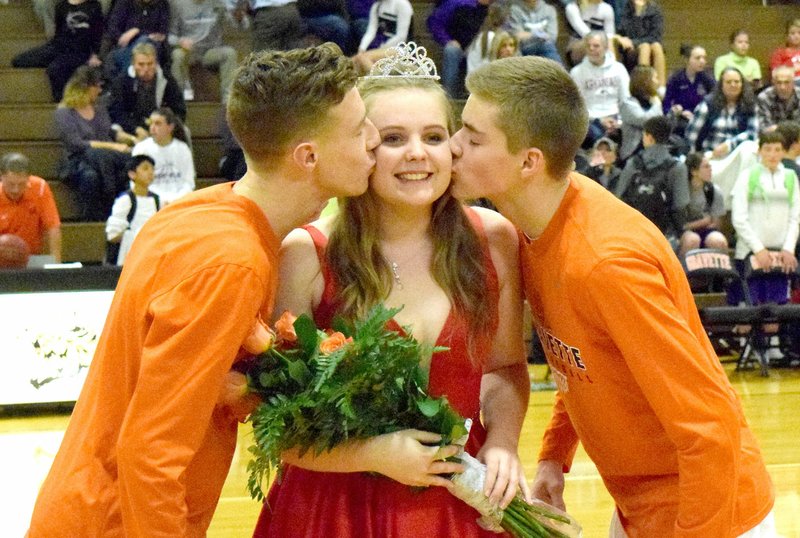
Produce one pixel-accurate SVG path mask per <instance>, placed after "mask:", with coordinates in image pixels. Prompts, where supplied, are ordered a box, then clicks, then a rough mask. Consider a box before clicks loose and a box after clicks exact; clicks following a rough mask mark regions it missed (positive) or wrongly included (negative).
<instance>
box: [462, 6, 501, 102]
mask: <svg viewBox="0 0 800 538" xmlns="http://www.w3.org/2000/svg"><path fill="white" fill-rule="evenodd" d="M508 16H509V8H508V4H507V3H506V2H493V3H492V4H490V5H489V12H488V13H487V14H486V18H485V19H484V20H483V24H482V25H481V29H480V31H479V32H478V35H476V36H475V39H473V40H472V43H470V44H469V47H467V49H466V54H467V73H471V72H472V71H474V70H476V69H477V68H478V67H480V66H481V65H483V64H485V63H488V62H490V61H492V60H495V59H497V58H496V57H495V58H492V49H493V48H494V45H495V38H496V37H497V35H498V34H499V33H500V32H503V30H502V28H503V27H504V26H505V25H506V22H507V21H508ZM503 33H505V34H507V32H503ZM458 50H459V54H460V50H461V49H460V46H459V49H458ZM458 82H459V85H458V87H459V91H460V90H463V89H464V87H463V82H464V81H463V77H461V73H460V71H459V79H458Z"/></svg>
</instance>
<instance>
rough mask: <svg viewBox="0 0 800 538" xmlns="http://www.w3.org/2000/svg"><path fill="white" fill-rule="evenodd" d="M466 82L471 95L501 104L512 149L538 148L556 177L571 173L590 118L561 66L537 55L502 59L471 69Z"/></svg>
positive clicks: (503, 126)
mask: <svg viewBox="0 0 800 538" xmlns="http://www.w3.org/2000/svg"><path fill="white" fill-rule="evenodd" d="M466 84H467V89H468V90H469V92H470V93H471V94H472V95H475V96H476V97H478V98H479V99H481V100H483V101H487V102H489V103H492V104H494V105H496V106H497V108H498V115H497V126H498V127H499V128H500V130H501V131H503V133H505V135H506V138H507V143H508V150H509V151H511V152H512V153H515V152H517V151H520V150H521V149H523V148H528V147H536V148H539V149H540V150H541V151H542V153H543V154H544V156H545V160H546V163H547V171H548V172H550V174H552V175H554V176H561V175H564V174H566V173H567V172H568V171H569V170H571V169H572V167H573V163H574V160H575V154H576V153H577V152H578V149H579V148H580V147H581V143H582V142H583V139H584V138H585V137H586V132H587V130H588V128H589V117H588V114H587V112H586V104H585V103H584V101H583V97H582V96H581V93H580V91H579V90H578V87H577V86H576V84H575V82H574V81H573V80H572V78H570V76H569V74H568V73H567V72H566V71H564V68H563V67H561V66H560V65H559V64H557V63H556V62H554V61H552V60H548V59H545V58H540V57H536V56H521V57H513V58H503V59H501V60H495V61H493V62H490V63H488V64H486V65H484V66H482V67H480V68H479V69H477V70H475V71H473V72H472V73H471V74H470V75H469V76H468V77H467V81H466Z"/></svg>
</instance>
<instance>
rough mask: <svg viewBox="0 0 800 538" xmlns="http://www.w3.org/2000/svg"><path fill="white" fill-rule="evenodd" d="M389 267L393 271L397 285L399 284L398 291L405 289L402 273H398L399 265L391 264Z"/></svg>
mask: <svg viewBox="0 0 800 538" xmlns="http://www.w3.org/2000/svg"><path fill="white" fill-rule="evenodd" d="M389 267H390V268H391V269H392V275H394V281H395V284H397V289H400V290H402V289H403V283H402V282H401V281H400V273H398V272H397V263H395V262H391V263H390V264H389Z"/></svg>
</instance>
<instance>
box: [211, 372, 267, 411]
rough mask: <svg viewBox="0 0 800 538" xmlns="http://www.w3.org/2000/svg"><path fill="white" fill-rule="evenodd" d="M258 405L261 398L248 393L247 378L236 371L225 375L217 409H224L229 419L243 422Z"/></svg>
mask: <svg viewBox="0 0 800 538" xmlns="http://www.w3.org/2000/svg"><path fill="white" fill-rule="evenodd" d="M260 403H261V398H259V397H258V395H257V394H254V393H252V392H250V389H249V387H248V386H247V376H245V375H244V374H243V373H241V372H237V371H236V370H230V371H229V372H228V373H227V374H226V375H225V379H223V380H222V387H221V388H220V391H219V398H218V399H217V407H221V408H223V409H225V411H226V412H227V413H228V415H229V416H230V417H231V418H233V419H236V420H238V421H239V422H244V421H245V420H246V419H247V417H248V415H250V413H252V412H253V411H254V410H255V408H256V407H258V404H260Z"/></svg>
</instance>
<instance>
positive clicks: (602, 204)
mask: <svg viewBox="0 0 800 538" xmlns="http://www.w3.org/2000/svg"><path fill="white" fill-rule="evenodd" d="M520 235H521V243H522V244H521V251H522V252H521V259H522V265H523V278H524V286H525V294H526V296H527V299H528V302H529V303H530V305H531V310H532V313H533V318H534V323H535V326H536V330H537V332H538V334H539V338H540V340H541V341H542V345H543V347H544V349H545V353H546V355H547V360H548V363H549V364H550V367H551V369H552V372H553V377H554V378H555V380H556V382H557V385H558V389H559V390H558V394H557V396H556V404H555V408H554V414H553V417H552V419H551V421H550V424H549V425H548V428H547V430H546V432H545V435H544V442H543V446H542V451H541V453H540V455H539V458H540V459H550V460H555V461H560V462H562V463H563V464H564V468H565V470H568V469H569V466H570V465H571V463H572V457H573V456H574V453H575V449H576V447H577V444H578V441H580V442H581V443H583V445H584V448H585V449H586V452H587V453H588V455H589V457H591V459H592V461H594V463H595V464H596V466H597V469H598V471H599V472H600V475H601V476H602V478H603V481H604V483H605V485H606V487H607V488H608V491H609V492H610V493H611V495H612V497H613V498H614V500H615V502H616V505H617V509H618V511H619V513H620V519H621V521H622V523H623V525H624V527H625V530H626V532H627V533H628V535H629V536H631V538H638V537H648V538H651V537H654V536H658V537H666V536H681V537H688V536H696V537H700V536H703V537H709V536H714V537H715V538H726V537H734V536H738V535H740V534H742V533H744V532H745V531H747V530H749V529H750V528H752V527H754V526H755V525H757V524H758V523H759V522H760V521H761V520H762V519H763V518H764V517H765V516H766V515H767V514H768V513H769V511H770V509H771V508H772V505H773V503H774V498H775V495H774V491H773V488H772V483H771V480H770V478H769V475H768V474H767V470H766V467H765V465H764V462H763V460H762V457H761V453H760V451H759V448H758V446H757V443H756V440H755V438H754V436H753V434H752V432H751V431H750V429H749V427H748V425H747V422H746V420H745V417H744V413H743V411H742V407H741V402H740V400H739V397H738V395H737V394H736V392H735V391H734V389H733V387H732V386H731V384H730V382H729V381H728V378H727V377H726V375H725V372H724V370H723V369H722V367H721V365H720V362H719V359H718V358H717V356H716V354H715V353H714V350H713V348H712V347H711V343H710V342H709V340H708V337H707V336H706V333H705V331H704V330H703V326H702V324H701V322H700V318H699V316H698V314H697V309H696V307H695V304H694V300H693V297H692V293H691V290H690V289H689V285H688V283H687V281H686V277H685V275H684V272H683V269H682V267H681V265H680V263H679V262H678V259H677V258H676V257H675V255H674V253H673V252H672V249H671V248H670V246H669V244H668V243H667V241H666V240H665V239H664V237H663V235H662V234H661V232H659V231H658V229H657V228H656V227H655V226H653V225H652V224H651V223H650V222H649V221H647V219H645V218H644V217H643V216H642V215H641V214H640V213H638V212H637V211H635V210H633V209H631V208H630V207H628V206H627V205H625V204H624V203H623V202H621V201H619V200H617V199H616V198H614V197H613V196H612V195H611V194H609V193H608V192H607V191H606V190H605V189H603V188H602V187H601V186H599V185H597V184H596V183H594V182H593V181H591V180H589V179H587V178H585V177H583V176H580V175H578V174H572V175H571V176H570V185H569V188H568V190H567V192H566V194H565V197H564V199H563V201H562V203H561V205H560V207H559V208H558V210H557V212H556V213H555V215H554V216H553V219H552V221H551V222H550V223H549V225H548V226H547V228H546V229H545V231H544V233H543V234H542V235H541V236H540V237H539V238H537V239H536V240H533V241H531V240H528V239H527V238H524V237H523V235H522V234H520Z"/></svg>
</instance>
